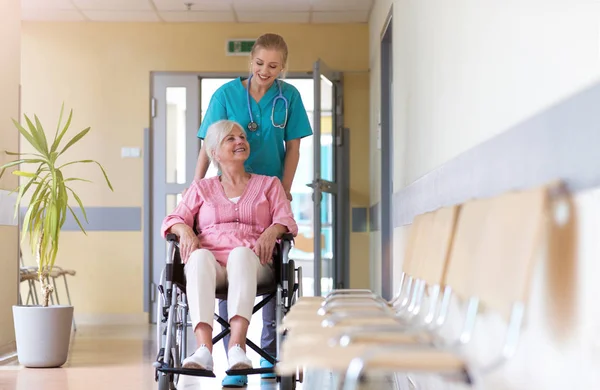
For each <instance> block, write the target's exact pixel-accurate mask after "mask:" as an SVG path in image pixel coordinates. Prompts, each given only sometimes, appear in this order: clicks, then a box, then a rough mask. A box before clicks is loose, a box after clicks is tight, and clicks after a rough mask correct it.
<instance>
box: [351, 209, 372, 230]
mask: <svg viewBox="0 0 600 390" xmlns="http://www.w3.org/2000/svg"><path fill="white" fill-rule="evenodd" d="M367 231H369V224H368V221H367V208H366V207H353V208H352V233H361V232H367Z"/></svg>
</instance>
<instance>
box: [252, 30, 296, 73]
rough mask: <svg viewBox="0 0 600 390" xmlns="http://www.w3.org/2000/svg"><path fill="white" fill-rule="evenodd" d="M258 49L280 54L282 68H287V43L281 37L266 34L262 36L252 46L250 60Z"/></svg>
mask: <svg viewBox="0 0 600 390" xmlns="http://www.w3.org/2000/svg"><path fill="white" fill-rule="evenodd" d="M259 49H267V50H276V51H278V52H280V53H281V61H282V63H281V65H282V66H283V67H284V68H287V66H286V65H287V59H288V47H287V43H285V40H284V39H283V37H282V36H281V35H277V34H272V33H267V34H263V35H261V36H260V37H258V39H257V40H256V42H254V45H253V46H252V51H251V52H250V59H252V58H254V56H255V55H256V52H257V51H258V50H259Z"/></svg>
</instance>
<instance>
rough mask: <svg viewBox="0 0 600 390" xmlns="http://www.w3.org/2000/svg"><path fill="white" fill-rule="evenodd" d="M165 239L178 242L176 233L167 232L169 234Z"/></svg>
mask: <svg viewBox="0 0 600 390" xmlns="http://www.w3.org/2000/svg"><path fill="white" fill-rule="evenodd" d="M167 241H168V242H178V241H179V238H177V235H176V234H173V233H169V234H167Z"/></svg>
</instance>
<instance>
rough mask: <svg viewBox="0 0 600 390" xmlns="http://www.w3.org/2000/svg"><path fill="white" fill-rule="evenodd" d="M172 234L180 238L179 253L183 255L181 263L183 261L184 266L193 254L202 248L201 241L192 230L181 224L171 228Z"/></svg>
mask: <svg viewBox="0 0 600 390" xmlns="http://www.w3.org/2000/svg"><path fill="white" fill-rule="evenodd" d="M171 232H173V233H175V234H176V235H177V237H179V253H180V254H181V261H183V264H187V262H188V259H189V258H190V255H191V254H192V252H193V251H195V250H196V249H200V248H202V246H201V245H200V239H199V238H198V236H196V234H195V233H194V231H193V230H192V228H190V227H189V226H187V225H185V224H181V223H179V224H177V225H174V226H173V227H171Z"/></svg>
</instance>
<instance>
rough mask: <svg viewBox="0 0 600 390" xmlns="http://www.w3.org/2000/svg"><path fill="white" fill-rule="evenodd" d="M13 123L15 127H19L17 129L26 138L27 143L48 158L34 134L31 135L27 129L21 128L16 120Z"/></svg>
mask: <svg viewBox="0 0 600 390" xmlns="http://www.w3.org/2000/svg"><path fill="white" fill-rule="evenodd" d="M12 121H13V123H14V125H15V126H16V127H17V129H18V130H19V133H21V135H22V136H23V137H25V139H26V140H27V142H29V143H30V144H31V146H33V147H34V148H35V149H36V150H37V151H38V152H40V153H41V154H42V155H43V156H44V157H47V154H46V153H44V149H43V148H42V147H41V146H40V144H39V143H38V141H37V139H36V138H35V137H34V136H33V135H32V134H29V132H28V131H27V130H25V128H24V127H23V126H21V124H20V123H19V122H17V121H16V120H14V119H13V120H12Z"/></svg>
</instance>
